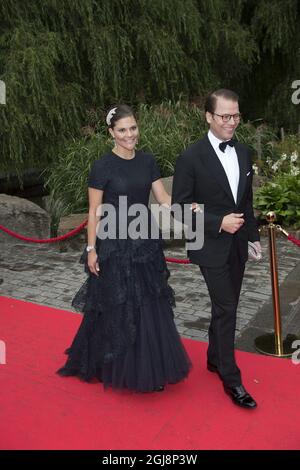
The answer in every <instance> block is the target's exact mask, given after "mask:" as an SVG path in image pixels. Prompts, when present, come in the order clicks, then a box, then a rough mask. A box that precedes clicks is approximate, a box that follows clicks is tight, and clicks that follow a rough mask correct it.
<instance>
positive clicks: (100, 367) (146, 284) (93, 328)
mask: <svg viewBox="0 0 300 470" xmlns="http://www.w3.org/2000/svg"><path fill="white" fill-rule="evenodd" d="M158 178H160V174H159V169H158V167H157V165H156V162H155V159H154V157H153V155H151V154H149V153H144V152H140V151H138V152H136V154H135V157H134V158H133V159H131V160H125V159H122V158H120V157H118V156H117V155H116V154H114V153H113V152H111V153H109V154H106V155H104V156H103V157H102V158H101V159H100V160H96V161H95V162H94V164H93V166H92V169H91V172H90V176H89V182H88V186H89V187H91V188H96V189H102V190H103V191H104V195H103V202H104V203H109V204H112V205H113V206H114V207H115V209H116V214H117V215H118V209H119V196H127V199H128V206H129V205H131V204H135V203H142V204H144V205H145V206H146V207H147V206H148V200H149V194H150V189H151V184H152V182H153V181H155V180H157V179H158ZM117 233H118V230H117ZM96 249H97V255H98V262H99V266H100V275H99V277H97V276H95V275H94V274H91V273H90V272H89V270H88V267H87V264H86V261H87V255H86V254H84V255H83V256H82V259H81V261H82V262H84V263H85V269H86V272H87V274H88V277H87V280H86V282H85V283H84V285H83V286H82V287H81V288H80V290H79V291H78V293H77V294H76V296H75V298H74V299H73V302H72V305H73V306H74V307H75V308H76V309H77V310H79V311H81V312H83V313H84V316H83V319H82V322H81V325H80V327H79V330H78V332H77V334H76V336H75V338H74V340H73V342H72V345H71V347H70V348H69V349H68V350H67V351H66V353H67V354H68V360H67V362H66V364H65V366H64V367H62V368H61V369H59V371H58V373H59V374H60V375H62V376H70V375H76V376H78V377H80V378H82V379H83V380H86V381H90V380H92V379H94V378H97V379H98V380H99V381H101V382H102V383H103V385H104V386H105V387H106V386H112V387H114V388H127V389H129V390H134V391H138V392H149V391H152V390H155V389H157V388H158V387H161V386H164V385H165V384H167V383H172V384H174V383H176V382H179V381H180V380H182V379H184V378H185V377H186V376H187V375H188V373H189V370H190V367H191V363H190V360H189V358H188V356H187V353H186V351H185V349H184V346H183V344H182V342H181V339H180V337H179V335H178V332H177V330H176V326H175V323H174V315H173V309H172V306H174V304H175V302H174V292H173V290H172V288H171V287H170V286H169V284H168V277H169V271H168V269H167V266H166V262H165V258H164V253H163V249H162V240H161V239H160V238H158V239H151V238H146V239H142V238H138V239H130V238H127V239H121V238H120V237H117V238H115V239H111V238H106V239H102V237H101V240H100V239H99V238H97V243H96Z"/></svg>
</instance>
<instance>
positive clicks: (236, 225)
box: [221, 213, 245, 233]
mask: <svg viewBox="0 0 300 470" xmlns="http://www.w3.org/2000/svg"><path fill="white" fill-rule="evenodd" d="M243 215H244V214H234V213H232V214H228V215H225V217H223V220H222V225H221V230H224V232H228V233H235V232H237V231H238V230H239V229H240V228H241V226H242V225H243V224H244V222H245V220H244V219H243Z"/></svg>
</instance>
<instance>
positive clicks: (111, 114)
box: [106, 104, 134, 129]
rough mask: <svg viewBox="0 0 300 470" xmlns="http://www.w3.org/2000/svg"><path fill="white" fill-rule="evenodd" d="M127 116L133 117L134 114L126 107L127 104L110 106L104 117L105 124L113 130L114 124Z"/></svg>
mask: <svg viewBox="0 0 300 470" xmlns="http://www.w3.org/2000/svg"><path fill="white" fill-rule="evenodd" d="M129 116H133V117H134V112H133V110H132V109H131V107H130V106H127V104H119V105H117V106H111V107H110V108H109V111H108V113H107V115H106V124H107V125H108V127H110V128H111V129H113V128H114V127H115V125H116V122H117V121H119V119H123V118H126V117H129Z"/></svg>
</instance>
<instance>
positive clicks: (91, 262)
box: [88, 250, 100, 276]
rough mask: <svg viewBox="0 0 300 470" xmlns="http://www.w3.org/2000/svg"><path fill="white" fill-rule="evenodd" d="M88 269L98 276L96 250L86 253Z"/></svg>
mask: <svg viewBox="0 0 300 470" xmlns="http://www.w3.org/2000/svg"><path fill="white" fill-rule="evenodd" d="M88 267H89V270H90V271H91V273H92V274H95V275H96V276H99V273H100V268H99V264H98V256H97V253H96V250H92V251H90V252H89V253H88Z"/></svg>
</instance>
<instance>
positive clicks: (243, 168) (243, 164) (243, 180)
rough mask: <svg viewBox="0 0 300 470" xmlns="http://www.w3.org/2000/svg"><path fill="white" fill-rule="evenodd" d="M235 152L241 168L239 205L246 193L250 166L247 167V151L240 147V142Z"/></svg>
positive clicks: (238, 193) (238, 194)
mask: <svg viewBox="0 0 300 470" xmlns="http://www.w3.org/2000/svg"><path fill="white" fill-rule="evenodd" d="M235 151H236V154H237V157H238V161H239V167H240V178H239V186H238V192H237V205H238V204H239V202H240V200H241V198H242V196H243V193H244V191H245V187H246V182H247V169H248V166H247V158H246V154H245V151H244V149H243V148H241V147H240V145H239V143H238V142H237V144H236V146H235Z"/></svg>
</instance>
